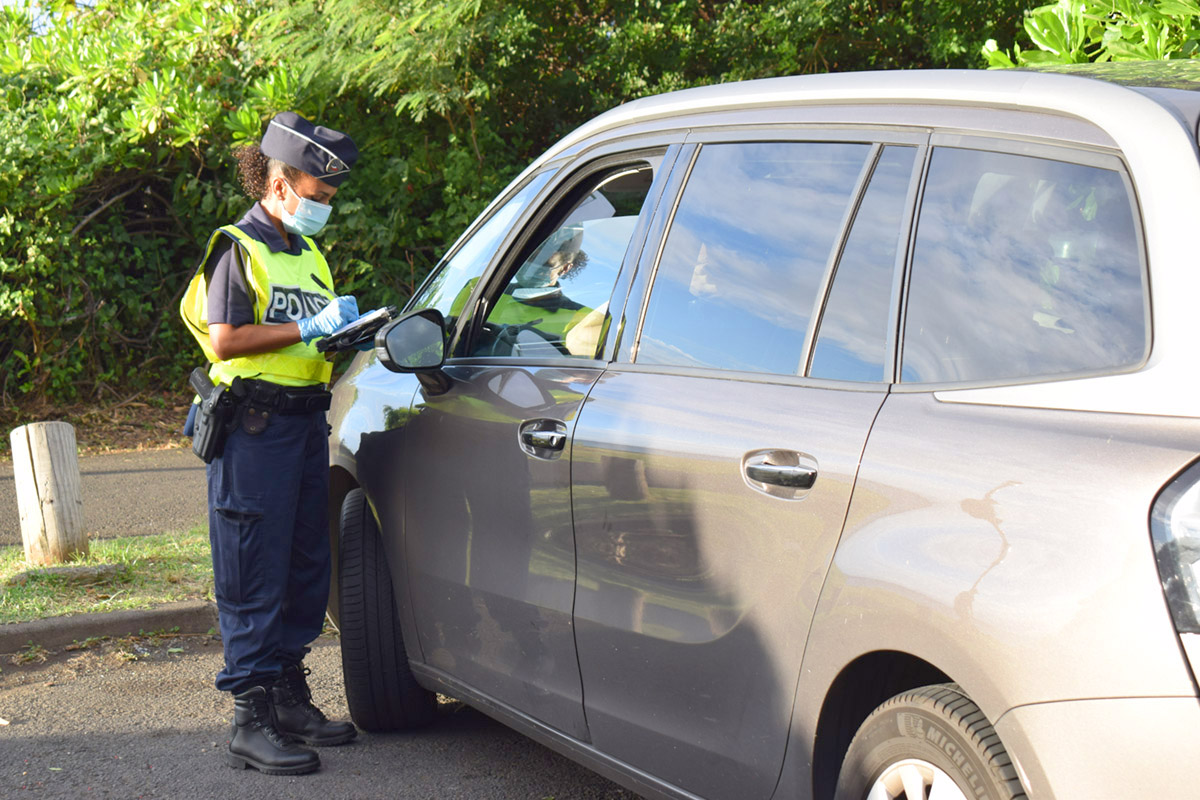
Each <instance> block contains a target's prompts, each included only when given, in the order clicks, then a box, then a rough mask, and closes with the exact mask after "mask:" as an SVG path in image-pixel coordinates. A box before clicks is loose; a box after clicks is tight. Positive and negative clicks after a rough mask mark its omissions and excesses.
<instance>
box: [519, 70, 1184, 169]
mask: <svg viewBox="0 0 1200 800" xmlns="http://www.w3.org/2000/svg"><path fill="white" fill-rule="evenodd" d="M1076 67H1077V68H1074V69H1072V68H1064V69H1054V70H1050V69H1044V70H1037V71H1034V70H1024V69H1020V70H889V71H867V72H845V73H825V74H819V75H794V76H789V77H782V78H764V79H760V80H753V81H742V82H737V83H726V84H716V85H712V86H702V87H697V88H692V89H683V90H680V91H676V92H669V93H666V94H660V95H654V96H651V97H645V98H641V99H638V100H633V101H631V102H629V103H625V104H623V105H620V106H617V107H616V108H613V109H611V110H610V111H607V112H605V113H603V114H601V115H600V116H598V117H596V118H594V119H592V120H591V121H589V122H587V123H585V124H583V125H581V126H580V127H579V128H577V129H575V130H574V131H573V132H571V133H569V134H567V136H565V137H564V138H563V139H561V140H560V141H559V142H557V143H556V144H555V145H554V146H552V147H551V148H550V150H548V151H547V152H546V153H545V154H544V155H543V156H542V157H541V158H540V159H538V163H539V164H544V163H546V162H548V161H551V160H553V159H555V158H557V157H559V156H562V155H564V154H566V153H567V152H568V151H570V150H573V149H575V148H577V147H578V146H580V145H581V144H585V143H586V142H587V140H589V139H594V138H596V137H604V136H607V135H610V134H611V133H613V132H615V131H618V129H621V128H627V127H631V126H642V127H644V126H645V125H646V124H648V123H655V122H660V123H662V124H663V125H664V126H667V125H669V124H670V123H672V122H675V121H677V120H679V121H681V120H683V119H684V118H686V117H689V116H695V115H701V114H708V113H713V112H729V111H743V112H751V111H754V110H756V109H769V108H781V107H788V106H792V107H799V106H806V105H847V104H855V105H870V104H906V103H912V104H921V103H925V104H928V103H934V104H939V105H959V106H964V107H970V106H976V107H990V108H1005V109H1028V110H1037V111H1042V112H1048V113H1055V114H1061V115H1065V116H1073V117H1076V118H1079V119H1083V120H1086V121H1089V122H1091V123H1093V124H1095V125H1097V126H1099V127H1100V128H1101V129H1105V128H1107V127H1108V123H1109V122H1112V121H1114V120H1120V119H1121V118H1124V119H1125V120H1128V119H1129V118H1130V117H1129V115H1133V116H1134V117H1135V118H1136V117H1137V116H1138V115H1140V114H1141V113H1143V112H1144V111H1145V110H1146V105H1145V100H1146V99H1149V100H1151V101H1153V103H1154V104H1155V105H1157V106H1159V107H1160V109H1165V110H1167V111H1168V112H1169V113H1170V115H1171V116H1172V117H1174V118H1175V120H1176V121H1177V122H1178V123H1179V124H1180V125H1182V126H1183V127H1185V128H1186V129H1187V130H1188V131H1189V132H1190V133H1191V136H1192V138H1193V139H1194V138H1195V134H1196V121H1197V119H1200V65H1194V66H1193V65H1187V66H1179V65H1177V63H1176V62H1149V63H1147V62H1133V63H1121V64H1116V63H1112V62H1108V63H1105V64H1095V65H1076ZM1078 67H1083V69H1079V68H1078Z"/></svg>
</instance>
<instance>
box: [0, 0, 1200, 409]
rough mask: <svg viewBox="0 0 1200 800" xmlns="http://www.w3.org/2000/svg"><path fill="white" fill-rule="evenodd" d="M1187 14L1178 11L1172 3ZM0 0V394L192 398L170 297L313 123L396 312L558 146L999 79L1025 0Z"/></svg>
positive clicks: (184, 344)
mask: <svg viewBox="0 0 1200 800" xmlns="http://www.w3.org/2000/svg"><path fill="white" fill-rule="evenodd" d="M1177 1H1178V2H1183V0H1177ZM40 6H41V8H42V9H43V10H45V11H48V12H49V13H48V18H49V20H50V22H49V24H48V25H47V26H45V27H38V26H35V23H34V20H33V11H32V8H31V6H29V5H15V6H6V7H4V8H3V9H0V28H2V29H3V35H4V39H3V41H4V44H3V45H2V46H0V141H2V142H3V144H0V278H2V282H0V363H3V365H4V370H3V373H2V374H0V401H2V402H3V403H4V404H6V405H8V404H12V403H14V402H18V401H20V402H28V401H30V400H37V399H41V400H51V401H56V400H66V399H72V398H75V397H78V396H83V397H96V396H105V395H114V396H119V397H126V396H128V395H130V394H132V393H133V392H135V391H137V390H139V389H142V388H148V387H157V386H166V385H171V384H175V385H179V386H180V387H181V390H182V384H183V381H182V376H183V375H184V374H186V367H187V366H188V365H190V364H191V363H192V362H193V361H194V360H195V359H196V358H198V353H197V351H196V348H195V347H194V346H193V344H192V343H191V342H190V340H188V338H187V336H186V334H185V333H184V332H183V331H182V329H181V326H180V325H179V324H178V323H177V314H176V303H177V300H178V297H179V294H180V293H181V291H182V289H183V287H184V285H185V284H186V282H187V280H188V278H189V277H190V275H191V272H192V270H193V269H194V267H195V264H196V261H197V259H198V257H199V255H200V252H201V249H202V247H203V244H204V241H205V240H206V238H207V236H208V234H209V232H210V231H211V230H212V229H213V228H215V227H216V226H218V225H220V224H223V223H226V222H230V221H233V220H236V219H237V218H238V217H239V216H240V215H241V214H242V213H243V212H244V210H245V209H246V208H247V207H248V205H249V203H250V201H249V200H248V199H247V198H245V197H244V195H242V194H241V191H240V189H239V188H238V187H237V185H236V180H235V175H234V168H233V163H232V159H231V158H230V151H231V149H232V147H233V146H235V145H237V144H238V143H240V142H243V141H252V140H257V138H258V137H259V135H260V133H261V131H262V126H263V124H264V123H265V121H266V120H267V119H269V118H270V117H271V116H272V115H273V114H275V113H276V112H278V111H282V110H296V111H299V112H300V113H302V114H304V115H305V116H308V117H310V118H313V119H318V120H320V121H321V122H322V123H323V124H326V125H330V126H332V127H336V128H339V129H341V130H345V131H347V132H349V133H350V134H351V135H352V136H353V137H354V138H355V141H356V142H357V143H358V144H359V147H360V150H361V151H362V161H361V162H360V167H359V170H358V174H357V175H356V176H355V177H354V178H353V179H351V180H350V181H348V182H347V183H346V184H345V185H344V186H343V187H342V189H341V191H340V192H339V194H338V198H337V202H336V205H335V212H334V215H333V217H332V218H331V222H330V224H329V225H328V226H327V228H326V230H325V231H324V232H323V233H322V247H323V249H325V251H326V252H327V253H328V254H329V256H330V262H331V266H332V267H333V269H334V274H335V276H336V278H337V280H338V282H339V288H340V289H345V290H349V291H353V292H355V293H357V294H358V295H359V297H360V301H361V302H360V305H361V306H362V307H370V306H372V305H375V304H378V303H382V302H402V301H403V300H404V299H405V298H406V297H407V296H408V294H409V293H410V292H411V291H412V289H413V288H414V286H415V284H416V283H417V282H418V281H419V280H420V279H421V278H422V277H423V276H424V275H425V274H426V273H427V272H428V270H429V269H430V268H431V267H432V265H433V264H434V263H435V262H436V260H437V258H438V257H439V255H440V253H441V252H442V251H443V250H444V249H445V248H446V246H447V245H448V244H449V243H450V242H452V241H453V240H454V238H455V237H456V236H457V235H458V233H459V232H460V231H461V230H462V228H463V227H464V226H465V225H466V224H467V223H468V222H469V221H470V219H471V218H472V217H473V216H474V215H475V214H476V213H477V212H478V211H479V209H480V208H481V207H482V206H483V205H484V204H485V203H486V202H487V201H488V200H489V199H490V198H491V196H493V195H494V194H495V192H496V191H497V190H498V189H499V188H501V187H502V186H503V185H504V184H505V183H507V182H508V181H509V180H510V179H511V178H512V177H513V176H514V175H515V174H516V173H517V172H519V171H520V170H521V169H522V168H523V167H524V165H525V164H526V163H528V161H529V160H530V159H531V158H533V157H535V156H536V155H537V154H538V153H540V152H541V151H542V150H544V149H545V148H546V147H547V146H549V145H550V144H551V143H552V142H553V141H554V140H555V139H557V138H558V137H560V136H561V135H563V134H564V133H566V132H567V131H569V130H571V129H572V128H574V127H576V126H577V125H579V124H581V123H583V122H584V121H586V120H587V119H588V118H590V117H592V116H594V115H595V114H597V113H599V112H601V111H603V110H605V109H608V108H610V107H612V106H614V105H617V104H619V103H622V102H626V101H628V100H631V99H633V98H636V97H640V96H643V95H647V94H652V93H657V92H663V91H669V90H673V89H679V88H684V87H689V86H696V85H700V84H707V83H716V82H723V81H732V80H741V79H747V78H757V77H766V76H774V75H785V74H796V73H806V72H820V71H827V70H857V69H870V68H903V67H938V66H952V67H974V66H981V65H982V62H981V61H980V57H979V55H978V53H979V47H980V43H981V41H982V40H983V39H985V38H987V37H989V36H991V37H995V38H997V39H999V40H1000V41H1001V42H1003V43H1004V44H1005V45H1008V44H1010V43H1011V41H1012V39H1011V34H1013V33H1015V32H1016V30H1017V26H1018V24H1019V22H1020V19H1021V8H1022V5H1021V3H1020V2H1014V0H963V2H951V1H950V0H778V1H777V2H754V1H753V0H727V1H723V0H574V1H570V0H568V1H566V2H545V1H544V0H239V2H236V3H234V2H228V0H158V2H153V3H151V2H148V0H97V2H96V3H95V5H94V6H93V7H83V6H81V7H78V8H77V7H76V6H75V4H74V3H72V2H69V0H51V1H50V2H45V1H44V0H43V2H41V3H40Z"/></svg>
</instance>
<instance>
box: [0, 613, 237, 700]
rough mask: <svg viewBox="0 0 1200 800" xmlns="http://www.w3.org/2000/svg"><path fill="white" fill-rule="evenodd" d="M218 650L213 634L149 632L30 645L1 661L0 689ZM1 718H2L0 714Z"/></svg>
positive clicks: (48, 683) (52, 682) (55, 681)
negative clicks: (53, 645)
mask: <svg viewBox="0 0 1200 800" xmlns="http://www.w3.org/2000/svg"><path fill="white" fill-rule="evenodd" d="M210 647H216V648H217V649H218V650H219V649H220V648H221V638H220V636H218V635H216V634H215V633H208V634H205V633H197V634H180V633H170V632H158V633H148V634H145V635H141V636H121V637H112V636H103V637H97V638H94V639H88V640H86V641H83V642H76V643H74V644H69V645H66V646H65V647H59V648H56V649H54V650H47V649H46V648H44V647H41V646H38V645H30V646H29V647H27V648H25V649H23V650H21V651H20V652H18V653H13V654H8V655H5V656H3V657H2V660H0V687H4V688H11V687H13V686H26V685H28V684H33V683H40V684H43V685H46V686H54V685H56V684H61V683H66V682H68V681H72V680H75V679H76V678H78V677H79V676H80V675H83V674H87V673H91V672H95V671H97V670H104V669H113V668H116V667H120V666H123V665H125V664H130V663H133V662H158V661H171V660H173V659H176V658H179V657H180V656H182V655H183V654H184V653H189V652H194V651H195V650H197V649H206V648H210ZM0 716H2V715H0Z"/></svg>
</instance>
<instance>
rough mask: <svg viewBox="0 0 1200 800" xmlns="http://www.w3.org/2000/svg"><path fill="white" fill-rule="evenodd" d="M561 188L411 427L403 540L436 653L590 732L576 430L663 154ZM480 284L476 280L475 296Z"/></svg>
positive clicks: (429, 658) (502, 698) (581, 732)
mask: <svg viewBox="0 0 1200 800" xmlns="http://www.w3.org/2000/svg"><path fill="white" fill-rule="evenodd" d="M660 160H661V157H660V156H659V157H656V158H654V159H652V160H638V161H636V162H633V163H622V164H618V165H611V164H610V165H608V166H605V167H604V168H603V169H599V170H598V171H594V172H589V173H588V174H587V175H586V176H584V177H582V178H578V179H574V180H572V181H571V183H570V185H568V186H566V187H565V188H563V189H560V190H559V191H558V192H557V193H556V195H555V197H554V198H552V199H551V201H550V204H551V205H552V206H553V208H551V209H550V210H549V211H548V212H547V213H546V214H543V215H541V217H540V221H538V222H536V223H535V224H536V227H535V228H534V229H533V230H532V231H531V232H530V234H529V236H528V239H529V241H528V242H527V244H526V245H524V246H519V247H520V250H519V251H518V252H517V254H516V255H515V256H514V257H513V258H512V259H510V260H509V261H508V262H506V264H505V266H504V267H503V268H504V269H505V274H504V275H502V276H500V277H501V278H502V280H499V281H492V283H493V284H495V285H493V286H491V287H490V288H485V289H484V294H483V300H484V302H482V303H480V302H474V303H471V304H470V305H469V306H467V304H466V303H458V302H457V301H456V302H455V303H454V304H453V305H454V306H460V307H472V308H481V309H483V311H482V312H480V313H481V316H482V318H481V319H479V320H477V323H478V324H474V325H473V326H472V328H471V329H472V330H473V331H474V333H473V335H471V336H469V337H468V338H466V339H465V340H464V341H463V342H462V343H460V346H459V347H458V349H457V350H456V351H455V355H456V357H455V358H453V359H452V360H451V361H450V362H449V364H448V366H447V367H446V373H447V374H448V375H449V376H450V377H451V379H452V381H451V385H450V388H449V390H448V391H446V392H444V393H441V394H436V393H430V392H428V391H422V392H421V393H419V394H418V396H417V398H416V400H415V402H414V405H413V409H412V414H411V417H410V419H409V420H408V422H407V432H408V433H407V436H408V439H407V442H406V450H405V459H406V460H405V476H406V486H405V496H406V503H407V505H406V510H405V521H406V537H407V538H406V541H407V558H408V561H407V563H408V568H409V582H410V586H411V589H412V607H413V611H414V615H415V619H416V623H417V629H418V636H419V641H420V645H421V649H422V653H423V655H424V658H425V661H426V664H427V665H428V666H429V667H432V668H433V669H435V670H438V671H440V672H442V673H443V674H444V675H445V676H446V677H447V678H448V679H450V680H451V681H457V682H459V683H462V684H464V685H466V686H468V687H470V689H471V690H472V691H474V692H477V693H480V694H482V695H484V696H485V697H488V698H491V699H493V700H495V701H498V702H501V703H504V704H507V705H510V706H513V707H515V708H519V709H520V710H521V711H522V712H523V713H525V714H528V715H529V716H531V717H533V718H535V719H537V720H539V721H541V722H543V723H545V724H547V725H549V726H551V727H553V728H556V729H558V730H560V731H563V732H565V733H567V734H570V735H571V736H574V737H576V738H579V739H586V738H587V729H586V726H585V725H584V718H583V709H582V687H581V684H580V679H579V670H578V662H577V659H576V653H575V640H574V628H573V621H572V606H573V600H574V591H575V542H574V538H573V530H572V520H571V507H570V498H571V495H570V441H569V435H570V428H571V426H572V425H573V423H574V420H575V419H576V417H577V415H578V410H579V408H580V406H581V404H582V403H583V401H584V398H585V397H586V396H587V393H588V391H589V389H590V388H591V385H592V383H593V382H594V381H595V379H596V377H597V376H598V375H599V374H600V372H601V370H602V362H601V361H599V360H598V359H597V355H598V350H599V348H601V347H602V346H603V341H604V331H605V330H606V327H607V325H606V323H607V319H608V314H607V307H608V303H609V300H610V298H611V296H612V292H613V287H614V284H615V282H616V279H617V276H618V273H619V270H620V266H621V263H622V260H623V259H624V257H625V254H626V251H627V249H628V248H629V245H630V240H631V236H632V234H633V231H634V228H635V225H634V223H635V222H636V220H637V218H638V216H639V214H640V212H641V209H642V205H643V204H644V202H645V200H646V198H647V197H648V196H650V194H651V188H652V186H653V183H654V177H655V173H656V172H657V167H656V165H657V163H658V162H659V161H660ZM474 287H475V284H474V283H472V284H471V285H470V286H468V287H466V288H465V289H464V291H465V292H467V293H470V292H472V291H474Z"/></svg>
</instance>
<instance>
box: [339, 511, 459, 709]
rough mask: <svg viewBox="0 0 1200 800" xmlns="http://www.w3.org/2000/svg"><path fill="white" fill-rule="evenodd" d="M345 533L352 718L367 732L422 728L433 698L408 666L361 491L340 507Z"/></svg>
mask: <svg viewBox="0 0 1200 800" xmlns="http://www.w3.org/2000/svg"><path fill="white" fill-rule="evenodd" d="M341 533H342V535H341V543H340V550H339V554H340V557H339V559H338V572H339V587H338V588H339V594H340V598H339V605H340V612H341V613H340V615H339V622H340V623H341V627H340V629H341V634H342V675H343V677H344V679H345V683H346V704H347V705H348V706H349V707H350V716H351V718H352V719H353V720H354V722H355V724H357V725H358V726H359V727H360V728H362V729H363V730H367V731H394V730H400V729H403V728H414V727H417V726H419V725H424V724H426V723H428V722H429V721H430V720H432V719H433V711H434V703H435V698H434V695H433V693H432V692H430V691H428V690H427V689H424V688H422V687H421V686H420V685H419V684H418V683H417V681H416V678H414V677H413V674H412V670H411V669H410V668H409V666H408V653H407V652H406V651H405V649H404V635H403V633H402V632H401V630H400V621H399V620H398V619H396V602H395V596H394V595H393V594H392V576H391V572H390V571H389V570H388V563H387V558H386V556H385V555H384V551H383V541H382V539H381V538H380V536H379V527H378V526H377V525H376V524H375V516H374V514H372V513H371V509H370V507H369V506H368V505H367V498H366V495H364V494H363V491H362V489H354V490H353V491H351V492H350V493H349V494H347V495H346V500H345V502H343V503H342V516H341Z"/></svg>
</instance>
